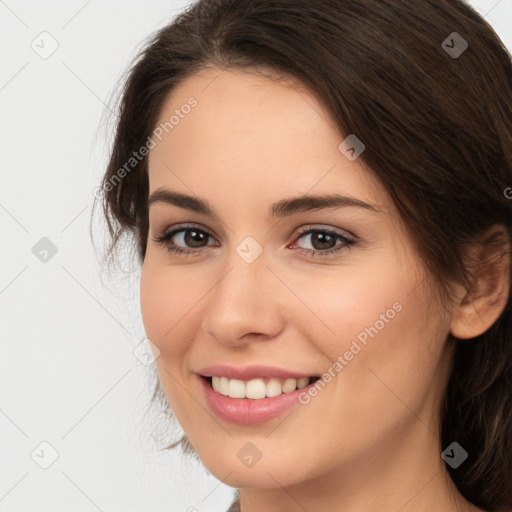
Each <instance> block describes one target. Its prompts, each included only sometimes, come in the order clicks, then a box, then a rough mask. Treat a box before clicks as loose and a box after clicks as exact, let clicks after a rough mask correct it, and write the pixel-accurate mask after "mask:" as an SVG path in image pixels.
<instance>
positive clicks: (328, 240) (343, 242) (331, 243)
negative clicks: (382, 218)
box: [298, 226, 356, 256]
mask: <svg viewBox="0 0 512 512" xmlns="http://www.w3.org/2000/svg"><path fill="white" fill-rule="evenodd" d="M299 234H300V236H299V238H298V240H304V239H308V238H309V242H310V244H311V245H312V247H313V249H304V248H302V250H301V251H300V254H309V255H311V256H328V255H330V254H334V253H337V252H339V251H342V250H343V249H348V248H350V247H351V246H353V245H354V244H355V243H356V241H355V240H354V239H353V238H350V237H348V236H346V235H345V234H343V233H340V232H338V231H334V230H331V229H326V228H311V227H310V226H308V227H305V228H304V229H303V230H302V231H301V232H300V233H299ZM338 241H339V242H340V243H338ZM299 247H301V246H299Z"/></svg>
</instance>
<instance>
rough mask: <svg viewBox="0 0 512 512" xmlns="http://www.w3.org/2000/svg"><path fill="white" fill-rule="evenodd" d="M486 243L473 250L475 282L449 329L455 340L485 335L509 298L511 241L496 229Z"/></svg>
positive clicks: (460, 303)
mask: <svg viewBox="0 0 512 512" xmlns="http://www.w3.org/2000/svg"><path fill="white" fill-rule="evenodd" d="M491 239H492V243H491V242H490V240H491ZM487 240H488V241H489V242H485V243H482V244H478V245H475V246H474V247H472V248H471V250H470V258H469V259H470V260H471V263H470V268H472V272H471V274H472V276H473V279H472V283H471V289H470V291H469V293H467V294H465V296H464V297H461V298H460V300H459V302H458V304H456V305H455V309H454V312H453V318H452V323H451V326H450V333H451V334H452V336H454V337H455V338H459V339H471V338H475V337H477V336H479V335H480V334H483V333H484V332H485V331H487V330H488V329H489V328H490V327H491V326H492V325H493V324H494V323H495V322H496V320H497V319H498V318H499V316H500V315H501V313H502V312H503V310H504V309H505V306H506V304H507V301H508V298H509V294H510V240H509V237H508V234H507V231H506V229H505V227H504V226H501V225H500V226H494V227H493V229H492V233H490V235H489V237H488V238H487Z"/></svg>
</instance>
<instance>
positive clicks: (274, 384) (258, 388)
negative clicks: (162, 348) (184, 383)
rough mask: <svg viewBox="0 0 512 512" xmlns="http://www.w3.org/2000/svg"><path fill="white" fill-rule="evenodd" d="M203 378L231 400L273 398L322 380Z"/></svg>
mask: <svg viewBox="0 0 512 512" xmlns="http://www.w3.org/2000/svg"><path fill="white" fill-rule="evenodd" d="M201 378H202V379H204V380H206V381H207V382H208V384H209V385H210V387H212V388H213V389H214V390H215V391H216V392H217V393H219V394H221V395H224V396H229V397H231V398H249V399H251V400H260V399H262V398H272V397H276V396H279V395H283V394H287V393H292V392H293V391H296V390H298V389H302V388H305V387H306V386H309V385H310V384H313V383H314V382H316V381H317V380H319V379H320V377H318V376H312V377H302V378H300V379H293V378H277V377H271V378H258V379H251V380H249V381H243V380H239V379H228V378H227V377H218V376H212V377H205V376H202V377H201Z"/></svg>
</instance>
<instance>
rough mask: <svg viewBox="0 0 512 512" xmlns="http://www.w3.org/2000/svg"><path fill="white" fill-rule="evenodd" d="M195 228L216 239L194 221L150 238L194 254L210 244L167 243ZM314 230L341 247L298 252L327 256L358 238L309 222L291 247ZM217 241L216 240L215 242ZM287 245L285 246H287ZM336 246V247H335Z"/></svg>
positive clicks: (298, 233)
mask: <svg viewBox="0 0 512 512" xmlns="http://www.w3.org/2000/svg"><path fill="white" fill-rule="evenodd" d="M192 229H197V231H201V232H203V233H205V234H206V235H207V236H208V237H210V238H212V239H214V240H216V237H215V236H214V235H213V234H212V233H211V232H210V230H209V229H207V228H205V227H204V226H202V225H199V224H195V223H183V224H178V225H176V226H174V227H171V228H167V229H165V230H164V231H163V233H162V234H161V235H160V236H158V237H155V238H152V239H153V241H155V242H157V243H160V244H162V245H167V250H168V251H169V252H175V253H177V254H185V255H196V254H197V253H200V252H202V251H203V249H205V248H206V247H211V245H206V246H204V247H200V248H185V249H183V248H181V247H180V246H178V245H176V244H173V246H172V247H171V246H170V244H169V240H170V239H171V238H173V237H174V236H175V235H176V234H178V233H180V232H183V231H187V230H192ZM315 232H321V233H327V234H329V235H331V236H333V237H335V238H336V239H337V240H339V239H341V240H342V241H343V243H342V244H341V246H342V247H341V248H340V246H339V245H335V247H334V248H331V249H326V250H318V249H304V248H302V247H300V246H299V252H300V254H304V253H307V254H310V255H311V257H313V256H315V255H318V256H329V255H331V254H334V253H337V252H338V251H340V250H342V249H343V248H347V249H350V248H351V246H353V245H356V244H357V243H358V242H359V240H358V238H357V237H356V236H354V235H353V234H352V233H350V232H348V231H346V230H342V229H341V228H335V227H332V226H323V225H321V224H309V225H306V226H301V227H300V228H298V231H297V234H296V236H295V238H294V241H293V242H292V247H294V246H295V245H296V244H297V242H298V240H300V239H301V238H303V235H307V234H311V233H315ZM217 243H218V242H217ZM289 246H290V245H288V246H287V247H289ZM336 248H338V249H336Z"/></svg>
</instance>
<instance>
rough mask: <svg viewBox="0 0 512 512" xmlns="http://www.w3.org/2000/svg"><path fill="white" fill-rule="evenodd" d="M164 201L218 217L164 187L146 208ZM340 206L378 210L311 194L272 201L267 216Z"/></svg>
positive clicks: (351, 199)
mask: <svg viewBox="0 0 512 512" xmlns="http://www.w3.org/2000/svg"><path fill="white" fill-rule="evenodd" d="M156 203H165V204H170V205H173V206H177V207H179V208H183V209H185V210H190V211H192V212H196V213H201V214H204V215H207V216H209V217H214V218H218V216H217V214H216V213H215V211H214V209H213V208H212V206H211V205H210V204H209V203H208V202H207V201H205V200H204V199H200V198H198V197H194V196H189V195H187V194H182V193H179V192H174V191H172V190H168V189H166V188H163V187H160V188H157V189H156V190H155V191H154V192H152V193H151V195H150V196H149V198H148V208H149V206H151V205H152V204H156ZM342 207H357V208H363V209H366V210H369V211H372V212H379V211H380V210H379V209H378V208H377V207H376V206H375V205H372V204H370V203H365V202H364V201H361V200H359V199H356V198H354V197H350V196H344V195H340V194H328V195H321V196H320V195H316V196H315V195H312V196H299V197H293V198H289V199H281V200H280V201H277V202H276V203H274V204H273V205H272V206H271V207H270V210H269V216H270V217H272V218H282V217H287V216H290V215H294V214H297V213H303V212H310V211H315V210H321V209H323V208H342Z"/></svg>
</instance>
